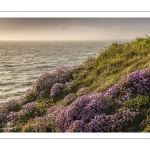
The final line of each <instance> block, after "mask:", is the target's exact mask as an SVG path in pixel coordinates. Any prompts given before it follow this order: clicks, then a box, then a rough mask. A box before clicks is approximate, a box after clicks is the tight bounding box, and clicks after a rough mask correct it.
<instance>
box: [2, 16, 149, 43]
mask: <svg viewBox="0 0 150 150" xmlns="http://www.w3.org/2000/svg"><path fill="white" fill-rule="evenodd" d="M149 26H150V18H0V33H1V34H0V41H100V40H124V39H125V40H126V39H135V38H136V37H145V35H150V30H149Z"/></svg>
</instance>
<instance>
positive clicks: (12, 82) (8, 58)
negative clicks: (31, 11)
mask: <svg viewBox="0 0 150 150" xmlns="http://www.w3.org/2000/svg"><path fill="white" fill-rule="evenodd" d="M111 43H112V41H80V42H77V41H74V42H66V41H65V42H46V41H44V42H19V41H18V42H0V103H2V102H4V101H7V100H9V99H12V98H17V97H19V96H21V95H22V94H23V93H24V92H25V91H26V90H27V89H28V88H30V87H31V86H32V85H33V83H34V82H35V81H36V79H37V78H38V77H39V76H40V75H42V74H43V73H45V72H49V71H51V70H52V69H54V68H56V67H60V66H73V65H78V64H81V63H82V61H83V60H85V59H86V58H88V57H89V56H92V55H98V53H99V52H100V51H101V49H102V48H103V47H105V46H108V45H110V44H111Z"/></svg>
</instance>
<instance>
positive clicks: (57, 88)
mask: <svg viewBox="0 0 150 150" xmlns="http://www.w3.org/2000/svg"><path fill="white" fill-rule="evenodd" d="M63 88H64V84H61V83H55V84H54V85H53V86H52V88H51V91H50V97H56V96H57V95H59V94H60V93H61V92H63Z"/></svg>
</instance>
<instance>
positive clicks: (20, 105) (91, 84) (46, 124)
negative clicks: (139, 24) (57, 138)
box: [0, 37, 150, 132]
mask: <svg viewBox="0 0 150 150" xmlns="http://www.w3.org/2000/svg"><path fill="white" fill-rule="evenodd" d="M149 51H150V38H149V37H148V38H137V39H136V40H135V41H132V42H128V43H112V45H111V46H109V47H108V48H106V49H104V50H103V52H101V53H100V54H99V56H98V57H95V58H92V57H91V58H89V59H87V60H86V61H85V62H83V64H81V65H79V66H74V67H62V68H56V69H55V70H53V71H52V72H49V73H45V74H43V75H42V76H40V77H39V78H38V79H37V81H36V82H35V84H34V85H33V87H32V88H31V89H29V90H28V91H27V92H26V93H25V94H24V95H23V96H22V97H20V98H19V99H17V100H10V101H8V102H6V103H4V104H2V105H1V106H0V125H1V127H0V128H1V130H2V131H3V132H142V131H144V132H149V131H150V119H149V118H150V69H149V68H150V54H149Z"/></svg>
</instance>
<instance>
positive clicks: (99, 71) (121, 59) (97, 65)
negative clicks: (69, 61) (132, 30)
mask: <svg viewBox="0 0 150 150" xmlns="http://www.w3.org/2000/svg"><path fill="white" fill-rule="evenodd" d="M149 52H150V38H137V39H136V40H135V41H131V42H127V43H116V42H115V43H112V45H111V46H109V47H108V48H107V49H104V50H103V51H102V52H101V53H100V54H99V56H98V57H97V58H94V59H93V58H89V60H87V62H88V61H91V60H92V61H93V64H92V65H89V66H88V67H86V68H83V69H81V70H80V74H79V75H80V76H78V80H77V79H76V78H75V79H74V89H79V88H80V87H83V86H87V87H89V91H90V92H91V91H95V90H96V91H99V92H102V91H104V90H106V89H107V88H108V87H110V86H112V85H114V84H115V83H117V82H119V81H120V80H121V79H122V78H123V77H125V76H127V75H128V74H129V73H131V72H133V71H136V70H141V69H145V68H150V54H149ZM85 71H86V74H85V73H84V72H85Z"/></svg>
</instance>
